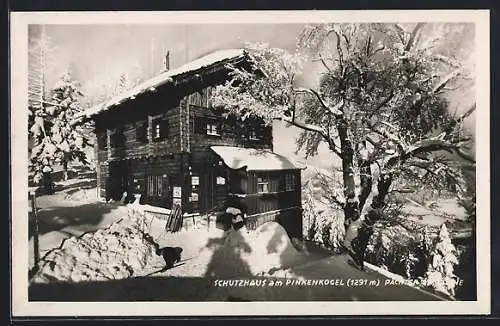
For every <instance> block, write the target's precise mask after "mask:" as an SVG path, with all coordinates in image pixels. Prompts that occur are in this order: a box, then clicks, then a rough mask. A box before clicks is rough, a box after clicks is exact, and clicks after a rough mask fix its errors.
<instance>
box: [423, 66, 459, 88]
mask: <svg viewBox="0 0 500 326" xmlns="http://www.w3.org/2000/svg"><path fill="white" fill-rule="evenodd" d="M461 70H462V69H461V68H459V69H455V70H453V71H452V72H450V73H449V74H448V75H446V76H445V77H444V78H443V79H442V80H441V81H440V82H439V83H438V84H437V85H436V86H434V88H433V89H432V92H431V94H435V93H437V92H439V91H440V90H441V89H443V88H444V87H445V86H446V84H448V82H449V81H450V80H452V79H453V78H455V77H456V76H458V75H459V74H460V72H461Z"/></svg>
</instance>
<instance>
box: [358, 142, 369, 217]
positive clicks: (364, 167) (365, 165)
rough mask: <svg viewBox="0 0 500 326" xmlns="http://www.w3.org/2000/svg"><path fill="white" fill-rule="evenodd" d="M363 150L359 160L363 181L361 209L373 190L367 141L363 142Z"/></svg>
mask: <svg viewBox="0 0 500 326" xmlns="http://www.w3.org/2000/svg"><path fill="white" fill-rule="evenodd" d="M361 146H363V148H361V150H360V151H359V154H360V158H359V160H358V166H359V173H360V181H361V192H360V194H359V211H360V212H361V211H362V210H363V207H364V206H365V203H366V200H367V199H368V196H369V195H370V193H371V191H372V169H371V166H370V162H369V161H368V152H367V150H366V143H363V144H362V145H361Z"/></svg>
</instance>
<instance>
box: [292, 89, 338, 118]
mask: <svg viewBox="0 0 500 326" xmlns="http://www.w3.org/2000/svg"><path fill="white" fill-rule="evenodd" d="M295 92H297V93H309V94H312V95H314V96H315V97H316V98H317V99H318V101H319V103H320V104H321V106H322V107H323V108H325V109H326V110H328V111H329V112H330V113H332V114H333V115H342V114H343V112H342V110H341V108H342V106H343V105H344V101H343V100H341V101H340V102H339V103H337V104H336V105H334V106H333V107H332V106H330V105H328V104H327V103H326V101H325V100H324V99H323V98H322V97H321V95H320V94H319V93H318V92H317V91H315V90H313V89H311V88H297V89H295Z"/></svg>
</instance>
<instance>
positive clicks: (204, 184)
mask: <svg viewBox="0 0 500 326" xmlns="http://www.w3.org/2000/svg"><path fill="white" fill-rule="evenodd" d="M214 186H215V174H214V172H213V171H212V170H206V171H205V173H204V174H203V175H202V176H201V191H200V194H199V196H200V203H201V206H202V207H201V210H202V213H206V212H207V211H209V210H211V209H213V208H214V206H215V198H214V197H215V192H214Z"/></svg>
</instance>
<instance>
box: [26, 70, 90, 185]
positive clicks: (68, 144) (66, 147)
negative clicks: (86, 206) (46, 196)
mask: <svg viewBox="0 0 500 326" xmlns="http://www.w3.org/2000/svg"><path fill="white" fill-rule="evenodd" d="M79 87H80V86H79V83H78V82H77V81H75V80H74V79H73V78H72V76H71V73H70V72H69V71H65V72H64V73H63V75H62V76H61V78H60V79H59V80H58V81H57V82H56V84H55V85H54V87H53V88H52V90H51V92H50V93H51V98H50V102H49V103H50V104H45V105H42V106H40V107H38V108H37V109H35V110H34V119H33V124H32V126H31V128H30V134H31V137H32V140H33V145H34V146H33V148H32V151H31V157H30V160H31V165H32V169H33V172H34V174H35V175H34V181H35V182H37V183H39V182H40V181H42V180H43V179H44V178H46V179H47V178H48V175H50V172H52V171H53V168H54V165H55V164H61V165H62V166H63V170H64V179H65V180H67V178H68V163H69V162H71V161H73V160H77V161H80V162H81V163H83V164H87V163H88V162H87V158H86V154H85V152H84V149H85V147H87V146H89V145H90V143H89V141H88V139H87V137H86V136H85V135H83V134H82V133H81V130H80V129H78V128H75V127H74V126H73V125H72V121H73V118H74V116H75V114H77V113H78V112H79V111H80V110H81V106H80V102H79V99H80V97H81V96H82V93H81V92H80V90H79Z"/></svg>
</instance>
